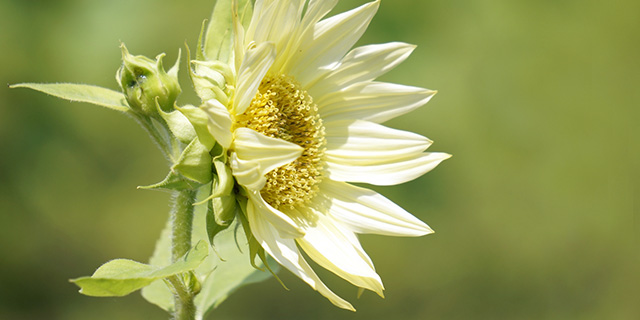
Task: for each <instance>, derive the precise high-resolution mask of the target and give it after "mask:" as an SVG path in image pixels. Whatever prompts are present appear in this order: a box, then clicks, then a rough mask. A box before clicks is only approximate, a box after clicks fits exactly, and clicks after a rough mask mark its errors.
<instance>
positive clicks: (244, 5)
mask: <svg viewBox="0 0 640 320" xmlns="http://www.w3.org/2000/svg"><path fill="white" fill-rule="evenodd" d="M231 3H232V1H231V0H218V1H217V2H216V5H215V7H214V8H213V13H212V14H211V20H210V21H209V26H208V28H207V33H206V36H205V39H204V55H205V57H206V58H207V60H219V61H222V62H225V63H228V62H229V60H230V59H231V51H232V44H233V20H232V17H231ZM252 12H253V5H252V4H251V1H250V0H238V14H239V15H240V20H241V21H242V24H243V25H246V24H247V23H248V21H249V20H250V19H251V14H252Z"/></svg>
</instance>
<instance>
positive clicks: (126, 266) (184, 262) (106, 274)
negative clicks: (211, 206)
mask: <svg viewBox="0 0 640 320" xmlns="http://www.w3.org/2000/svg"><path fill="white" fill-rule="evenodd" d="M207 247H208V246H207V244H206V242H204V241H200V242H198V244H196V246H195V247H193V248H192V249H191V250H189V252H187V253H186V254H185V255H184V256H182V257H181V258H180V259H179V260H178V261H176V262H175V263H173V264H171V265H169V266H166V267H164V268H158V267H154V266H151V265H148V264H144V263H140V262H136V261H133V260H127V259H116V260H111V261H109V262H107V263H105V264H103V265H102V266H101V267H100V268H98V270H96V272H94V273H93V275H92V276H91V277H82V278H78V279H72V280H71V282H73V283H75V284H76V285H77V286H79V287H80V293H82V294H84V295H87V296H92V297H121V296H125V295H128V294H130V293H131V292H134V291H136V290H139V289H142V288H144V287H146V286H148V285H150V284H151V283H152V282H153V281H155V280H158V279H164V278H167V277H170V276H173V275H176V274H179V273H183V272H188V271H191V270H193V269H195V268H197V267H198V266H199V265H200V264H201V263H202V261H203V260H204V259H205V258H206V257H207V255H208V252H209V251H208V248H207Z"/></svg>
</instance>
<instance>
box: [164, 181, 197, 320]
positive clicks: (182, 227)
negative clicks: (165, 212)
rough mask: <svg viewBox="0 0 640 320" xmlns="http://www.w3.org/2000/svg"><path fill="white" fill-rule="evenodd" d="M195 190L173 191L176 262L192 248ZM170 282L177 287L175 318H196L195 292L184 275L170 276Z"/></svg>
mask: <svg viewBox="0 0 640 320" xmlns="http://www.w3.org/2000/svg"><path fill="white" fill-rule="evenodd" d="M195 197H196V191H195V190H181V191H174V193H173V208H172V210H171V222H172V234H171V260H172V261H173V262H176V261H177V260H178V259H180V257H182V256H184V255H185V254H186V253H187V251H189V249H191V230H192V224H193V203H194V202H195ZM168 280H169V282H170V283H171V284H172V285H173V287H174V289H175V293H176V294H175V297H174V303H175V314H174V320H193V319H195V313H196V307H195V303H194V297H195V293H194V292H193V291H192V289H191V288H190V287H189V285H187V284H185V281H184V277H181V276H179V275H176V276H173V277H170V278H169V279H168Z"/></svg>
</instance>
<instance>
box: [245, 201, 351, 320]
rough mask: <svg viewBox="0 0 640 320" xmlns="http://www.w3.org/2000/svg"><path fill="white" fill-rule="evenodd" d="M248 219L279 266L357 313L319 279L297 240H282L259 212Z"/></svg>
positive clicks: (255, 234) (252, 213)
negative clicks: (301, 252) (299, 247)
mask: <svg viewBox="0 0 640 320" xmlns="http://www.w3.org/2000/svg"><path fill="white" fill-rule="evenodd" d="M247 218H248V220H249V224H250V225H251V232H252V233H253V235H254V237H255V238H256V240H257V241H258V242H259V243H260V245H261V246H262V247H263V248H264V250H265V251H266V252H267V253H269V255H271V257H273V258H274V259H275V260H276V261H277V262H278V263H279V264H281V265H282V266H284V267H285V268H287V269H289V271H291V272H292V273H293V274H295V275H296V276H298V277H299V278H300V279H302V280H303V281H304V282H306V283H307V284H308V285H309V286H311V288H313V289H314V290H316V291H318V292H319V293H320V294H322V295H323V296H325V297H326V298H327V299H329V301H331V303H333V304H334V305H335V306H337V307H340V308H343V309H347V310H351V311H355V309H354V308H353V306H352V305H351V304H350V303H349V302H347V301H345V300H344V299H342V298H340V297H339V296H338V295H336V294H335V293H333V291H331V290H330V289H329V288H327V286H326V285H325V284H324V283H323V282H322V281H321V280H320V278H318V276H317V275H316V273H315V272H314V271H313V269H311V267H310V266H309V264H308V263H307V262H306V261H305V259H304V257H303V256H302V254H300V251H298V247H297V246H296V242H295V240H293V239H284V238H281V237H280V236H279V234H278V231H277V230H276V229H275V228H274V227H273V226H272V225H271V224H270V223H269V222H268V221H267V220H266V219H265V218H263V217H262V216H261V215H260V214H259V212H254V211H247Z"/></svg>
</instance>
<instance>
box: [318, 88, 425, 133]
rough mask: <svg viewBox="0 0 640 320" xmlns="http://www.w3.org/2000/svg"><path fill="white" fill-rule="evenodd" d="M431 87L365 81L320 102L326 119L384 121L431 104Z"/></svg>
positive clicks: (325, 97)
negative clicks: (429, 102) (428, 103)
mask: <svg viewBox="0 0 640 320" xmlns="http://www.w3.org/2000/svg"><path fill="white" fill-rule="evenodd" d="M435 93H436V91H432V90H429V89H423V88H418V87H411V86H405V85H399V84H393V83H384V82H363V83H358V84H354V85H352V86H349V87H347V88H345V89H343V90H341V91H338V92H334V93H331V94H327V95H325V96H324V97H323V99H321V100H319V101H316V103H317V104H318V108H319V110H320V115H321V116H322V118H323V119H324V120H325V121H331V120H344V119H361V120H368V121H372V122H377V123H382V122H385V121H387V120H390V119H393V118H395V117H397V116H401V115H403V114H405V113H408V112H410V111H413V110H415V109H416V108H418V107H420V106H422V105H423V104H425V103H427V102H428V101H429V100H430V99H431V97H433V95H434V94H435Z"/></svg>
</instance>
